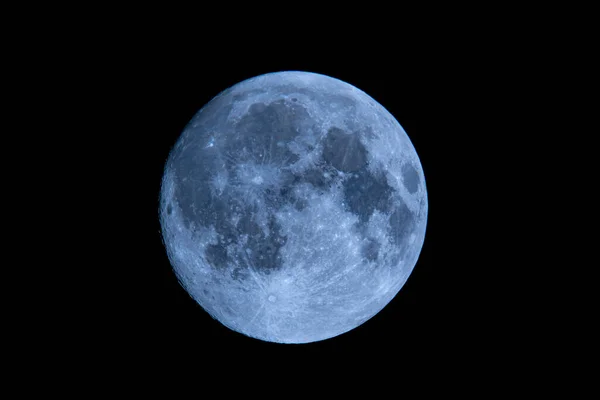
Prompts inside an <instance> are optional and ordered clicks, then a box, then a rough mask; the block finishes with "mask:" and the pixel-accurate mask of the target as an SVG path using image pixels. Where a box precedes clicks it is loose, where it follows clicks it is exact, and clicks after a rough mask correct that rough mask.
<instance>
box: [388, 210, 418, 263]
mask: <svg viewBox="0 0 600 400" xmlns="http://www.w3.org/2000/svg"><path fill="white" fill-rule="evenodd" d="M389 223H390V232H389V235H390V236H389V237H390V241H391V242H392V244H394V245H395V246H396V247H398V248H399V249H400V251H401V252H402V253H403V252H405V251H406V249H407V248H408V245H409V244H408V239H409V236H410V234H411V233H412V232H413V231H414V229H415V223H416V219H415V215H414V214H413V213H412V212H411V211H410V210H409V209H408V207H407V206H406V204H404V203H403V202H400V203H399V204H397V205H395V207H394V211H393V212H392V214H391V215H390V219H389Z"/></svg>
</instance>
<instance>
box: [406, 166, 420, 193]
mask: <svg viewBox="0 0 600 400" xmlns="http://www.w3.org/2000/svg"><path fill="white" fill-rule="evenodd" d="M402 181H403V182H404V187H406V190H408V192H409V193H410V194H413V193H415V192H416V191H417V189H418V188H419V174H418V173H417V170H416V169H415V167H413V165H412V164H409V163H406V164H404V165H403V166H402Z"/></svg>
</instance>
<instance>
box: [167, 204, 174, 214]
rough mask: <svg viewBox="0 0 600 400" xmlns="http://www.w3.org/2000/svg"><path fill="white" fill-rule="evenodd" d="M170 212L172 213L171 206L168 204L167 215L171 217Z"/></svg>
mask: <svg viewBox="0 0 600 400" xmlns="http://www.w3.org/2000/svg"><path fill="white" fill-rule="evenodd" d="M172 212H173V206H171V204H169V205H168V206H167V215H171V213H172Z"/></svg>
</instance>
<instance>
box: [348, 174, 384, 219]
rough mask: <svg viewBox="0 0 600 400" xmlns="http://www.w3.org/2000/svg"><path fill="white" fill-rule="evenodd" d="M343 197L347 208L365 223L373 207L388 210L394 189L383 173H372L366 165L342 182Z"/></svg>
mask: <svg viewBox="0 0 600 400" xmlns="http://www.w3.org/2000/svg"><path fill="white" fill-rule="evenodd" d="M343 187H344V197H345V199H346V204H347V206H348V209H349V210H350V211H351V212H352V213H354V214H356V215H357V216H358V218H359V220H360V222H362V223H365V222H367V221H369V218H370V217H371V215H372V214H373V211H375V209H377V210H379V211H381V212H388V211H389V210H390V207H391V203H392V199H391V196H392V192H393V191H394V189H393V188H392V187H391V186H390V185H389V184H388V182H387V179H386V177H385V175H384V174H383V173H379V174H376V175H373V174H372V173H371V172H370V171H369V170H368V169H367V168H366V167H365V168H362V169H361V170H360V171H357V172H356V173H354V174H353V175H352V176H351V177H350V178H348V179H347V180H346V181H345V182H344V184H343Z"/></svg>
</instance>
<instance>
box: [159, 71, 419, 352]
mask: <svg viewBox="0 0 600 400" xmlns="http://www.w3.org/2000/svg"><path fill="white" fill-rule="evenodd" d="M427 209H428V203H427V191H426V187H425V178H424V175H423V169H422V166H421V163H420V161H419V158H418V156H417V153H416V151H415V149H414V147H413V145H412V143H411V141H410V139H409V137H408V136H407V134H406V132H405V131H404V129H403V128H402V127H401V125H400V124H399V123H398V122H397V121H396V119H395V118H394V117H393V116H392V115H391V114H390V113H389V112H388V111H387V110H386V109H385V108H383V107H382V106H381V105H380V104H379V103H377V102H376V101H375V100H374V99H373V98H371V97H370V96H369V95H367V94H366V93H364V92H363V91H361V90H359V89H357V88H356V87H354V86H352V85H350V84H347V83H345V82H342V81H340V80H337V79H335V78H331V77H328V76H324V75H319V74H314V73H307V72H298V71H289V72H278V73H272V74H267V75H261V76H258V77H255V78H252V79H249V80H246V81H243V82H241V83H238V84H237V85H235V86H233V87H231V88H229V89H227V90H225V91H224V92H222V93H221V94H219V95H218V96H216V97H215V98H214V99H213V100H211V101H210V102H209V103H208V104H207V105H206V106H204V107H203V108H202V109H201V110H200V111H199V112H198V113H197V114H196V115H195V116H194V117H193V119H192V120H191V121H190V123H189V124H188V125H187V127H186V128H185V129H184V131H183V133H182V134H181V137H180V138H179V139H178V141H177V142H176V143H175V145H174V147H173V149H172V151H171V153H170V155H169V158H168V160H167V162H166V165H165V170H164V176H163V180H162V186H161V194H160V210H159V213H160V222H161V227H162V235H163V240H164V244H165V247H166V251H167V254H168V257H169V260H170V261H171V264H172V266H173V269H174V272H175V274H176V275H177V277H178V279H179V281H180V283H181V285H182V286H183V287H184V288H185V290H186V291H187V292H188V293H189V294H190V296H191V297H192V298H193V299H195V300H196V301H197V302H198V303H199V304H200V305H201V306H202V307H203V308H204V310H206V311H207V312H208V313H209V314H210V315H211V316H212V317H213V318H215V319H216V320H218V321H220V322H221V323H222V324H224V325H225V326H227V327H229V328H230V329H232V330H234V331H237V332H240V333H242V334H244V335H247V336H250V337H253V338H257V339H260V340H265V341H270V342H279V343H308V342H314V341H319V340H324V339H328V338H332V337H335V336H337V335H340V334H342V333H344V332H347V331H349V330H351V329H353V328H355V327H357V326H359V325H361V324H362V323H364V322H365V321H367V320H368V319H369V318H371V317H373V316H374V315H375V314H377V313H378V312H379V311H380V310H381V309H382V308H383V307H385V306H386V305H387V304H388V303H389V302H390V301H391V300H392V299H393V298H394V296H395V295H396V294H397V293H398V292H399V291H400V289H401V288H402V286H403V285H404V283H405V282H406V280H407V279H408V277H409V275H410V273H411V272H412V270H413V268H414V266H415V263H416V262H417V259H418V257H419V253H420V251H421V248H422V245H423V240H424V237H425V228H426V221H427Z"/></svg>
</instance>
